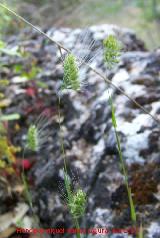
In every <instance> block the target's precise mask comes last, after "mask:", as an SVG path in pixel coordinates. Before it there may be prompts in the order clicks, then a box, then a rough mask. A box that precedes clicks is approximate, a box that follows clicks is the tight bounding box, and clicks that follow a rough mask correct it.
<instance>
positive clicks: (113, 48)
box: [103, 35, 121, 68]
mask: <svg viewBox="0 0 160 238" xmlns="http://www.w3.org/2000/svg"><path fill="white" fill-rule="evenodd" d="M103 46H104V60H105V62H106V63H107V65H108V66H109V68H111V67H112V66H113V65H114V64H116V63H118V62H119V59H118V58H119V56H120V51H121V45H120V43H119V42H118V41H117V39H116V38H115V36H113V35H109V36H108V37H107V38H106V39H105V40H104V41H103Z"/></svg>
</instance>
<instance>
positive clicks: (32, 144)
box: [26, 113, 52, 152]
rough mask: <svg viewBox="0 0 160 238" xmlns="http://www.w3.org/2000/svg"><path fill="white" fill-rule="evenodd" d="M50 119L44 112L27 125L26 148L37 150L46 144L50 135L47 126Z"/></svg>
mask: <svg viewBox="0 0 160 238" xmlns="http://www.w3.org/2000/svg"><path fill="white" fill-rule="evenodd" d="M51 121H52V120H51V119H49V118H48V117H47V116H46V115H44V113H41V114H40V116H39V117H38V119H37V121H36V122H35V123H34V124H31V125H30V126H29V129H28V132H27V146H26V148H27V149H29V150H31V151H33V152H38V151H39V150H40V149H41V148H42V147H43V146H44V145H45V144H46V142H47V140H48V137H49V135H50V133H48V130H47V126H48V125H49V124H50V123H51Z"/></svg>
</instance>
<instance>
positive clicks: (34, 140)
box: [27, 125, 39, 152]
mask: <svg viewBox="0 0 160 238" xmlns="http://www.w3.org/2000/svg"><path fill="white" fill-rule="evenodd" d="M27 147H28V148H29V149H30V150H32V151H35V152H36V151H38V148H39V139H38V130H37V127H36V126H35V125H31V126H30V127H29V129H28V133H27Z"/></svg>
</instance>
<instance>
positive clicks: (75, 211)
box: [68, 189, 86, 219]
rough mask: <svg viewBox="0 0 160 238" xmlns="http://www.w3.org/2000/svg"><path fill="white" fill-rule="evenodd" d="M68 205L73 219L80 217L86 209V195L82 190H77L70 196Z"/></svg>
mask: <svg viewBox="0 0 160 238" xmlns="http://www.w3.org/2000/svg"><path fill="white" fill-rule="evenodd" d="M68 205H69V209H70V213H71V214H72V216H73V217H74V219H78V218H80V217H82V216H83V215H84V213H85V208H86V193H85V192H83V191H82V189H78V190H77V192H76V193H73V194H72V195H71V199H70V201H69V204H68Z"/></svg>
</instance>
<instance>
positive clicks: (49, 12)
mask: <svg viewBox="0 0 160 238" xmlns="http://www.w3.org/2000/svg"><path fill="white" fill-rule="evenodd" d="M1 2H2V3H5V4H7V5H8V6H10V7H12V8H13V9H14V10H16V11H17V12H18V13H20V14H21V15H23V16H24V17H25V18H26V19H27V20H29V21H31V22H32V23H34V24H36V25H38V26H40V27H52V26H59V27H60V26H67V27H86V26H90V25H95V24H103V23H105V24H106V23H108V24H116V25H119V26H122V27H127V28H131V29H133V30H135V32H136V33H137V35H138V36H139V37H141V38H142V39H143V40H144V41H145V43H146V45H147V47H148V48H149V49H155V48H157V47H158V46H159V45H160V44H159V43H160V0H112V1H111V0H23V1H21V0H5V1H4V0H1ZM20 27H24V25H23V24H22V23H20V22H17V20H16V19H15V18H13V17H12V16H10V15H8V14H7V13H6V11H4V10H3V9H0V32H1V36H4V35H6V34H9V33H13V32H15V31H18V30H19V29H20Z"/></svg>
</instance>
